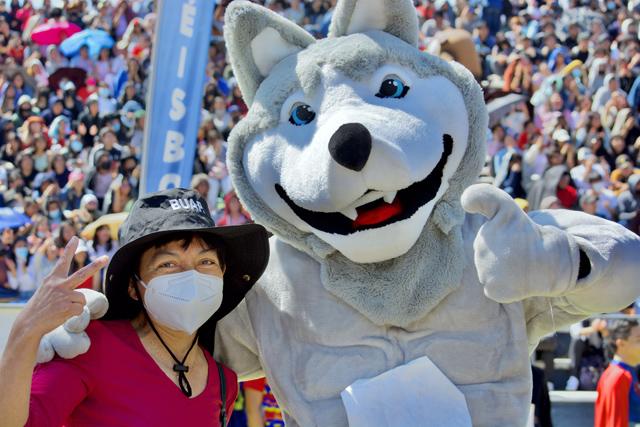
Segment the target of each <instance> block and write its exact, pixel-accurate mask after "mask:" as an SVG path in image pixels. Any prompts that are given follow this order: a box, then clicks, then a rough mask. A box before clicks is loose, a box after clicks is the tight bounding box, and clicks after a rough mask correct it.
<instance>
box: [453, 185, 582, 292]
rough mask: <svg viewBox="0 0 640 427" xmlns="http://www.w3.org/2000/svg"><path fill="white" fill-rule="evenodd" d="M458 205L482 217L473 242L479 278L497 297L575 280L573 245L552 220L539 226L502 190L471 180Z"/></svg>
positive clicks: (558, 287) (560, 288)
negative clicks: (482, 219)
mask: <svg viewBox="0 0 640 427" xmlns="http://www.w3.org/2000/svg"><path fill="white" fill-rule="evenodd" d="M461 202H462V207H463V208H464V210H465V211H467V212H468V213H471V214H480V215H482V216H484V217H485V218H486V219H487V222H486V223H484V224H483V225H482V226H481V227H480V229H479V231H478V234H477V235H476V238H475V240H474V243H473V250H474V263H475V266H476V270H477V272H478V279H479V280H480V283H482V285H483V286H484V293H485V295H486V296H487V297H489V298H491V299H492V300H494V301H496V302H499V303H510V302H515V301H521V300H523V299H525V298H528V297H532V296H557V295H560V294H562V293H563V292H565V291H566V290H567V289H569V288H571V286H572V285H573V284H575V282H576V280H577V270H578V265H579V255H578V247H577V244H576V242H575V241H574V240H573V238H572V237H571V236H570V235H569V234H568V233H566V232H564V231H563V230H561V229H560V228H557V227H553V226H540V225H538V224H536V223H535V222H533V221H532V220H531V218H529V216H528V215H527V214H526V213H525V212H524V211H523V210H522V209H520V207H519V206H518V205H517V204H516V202H515V201H514V200H513V199H512V198H511V197H510V196H509V195H508V194H507V193H505V192H504V191H502V190H499V189H498V188H496V187H494V186H493V185H489V184H476V185H472V186H471V187H469V188H468V189H467V190H466V191H465V192H464V193H463V194H462V199H461Z"/></svg>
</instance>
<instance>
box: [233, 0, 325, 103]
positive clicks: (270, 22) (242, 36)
mask: <svg viewBox="0 0 640 427" xmlns="http://www.w3.org/2000/svg"><path fill="white" fill-rule="evenodd" d="M224 19H225V29H224V38H225V43H226V45H227V49H228V52H229V57H230V60H231V66H232V67H233V70H234V75H235V77H236V79H237V81H238V85H239V86H240V90H241V91H242V96H243V98H244V100H245V102H246V103H247V105H251V104H252V103H253V97H254V95H255V93H256V90H258V86H260V83H261V82H262V81H263V80H264V76H262V74H261V73H260V71H258V67H257V66H256V64H255V62H254V60H253V55H252V52H251V47H250V46H251V41H252V40H253V39H254V38H255V37H256V36H257V35H258V34H260V32H262V30H264V29H265V28H267V27H271V28H273V29H275V30H276V31H278V33H280V35H281V36H282V38H283V39H284V40H285V41H287V42H289V43H291V44H293V45H295V46H300V47H301V48H305V47H307V46H309V45H310V44H311V43H313V42H314V40H315V39H314V38H313V36H312V35H311V34H309V33H308V32H306V31H305V30H303V29H302V28H300V27H299V26H298V25H295V24H294V23H292V22H291V21H289V20H288V19H286V18H284V17H282V16H280V15H278V14H277V13H274V12H271V11H269V10H268V9H265V8H263V7H260V6H258V5H255V4H253V3H251V2H248V1H234V2H233V3H231V4H230V5H229V7H228V8H227V11H226V13H225V17H224Z"/></svg>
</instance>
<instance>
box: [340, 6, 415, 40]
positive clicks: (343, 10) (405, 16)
mask: <svg viewBox="0 0 640 427" xmlns="http://www.w3.org/2000/svg"><path fill="white" fill-rule="evenodd" d="M359 1H360V2H367V1H371V0H343V1H340V2H338V4H337V5H336V9H335V11H334V12H333V16H332V17H331V26H330V27H329V37H342V36H346V35H348V34H347V30H348V28H349V24H350V23H351V17H352V15H353V11H354V10H355V8H356V4H357V3H358V2H359ZM383 1H384V3H385V5H384V10H385V12H387V13H388V15H387V19H386V22H387V27H386V28H385V29H384V31H385V32H386V33H389V34H392V35H394V36H396V37H398V38H399V39H401V40H404V41H405V42H407V43H409V44H410V45H412V46H417V45H418V15H417V13H416V9H415V7H413V4H412V3H411V2H408V1H404V0H383Z"/></svg>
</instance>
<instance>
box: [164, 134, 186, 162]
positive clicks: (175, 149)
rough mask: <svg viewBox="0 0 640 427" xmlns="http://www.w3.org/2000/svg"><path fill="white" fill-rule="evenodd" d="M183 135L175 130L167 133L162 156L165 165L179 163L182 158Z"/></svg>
mask: <svg viewBox="0 0 640 427" xmlns="http://www.w3.org/2000/svg"><path fill="white" fill-rule="evenodd" d="M183 145H184V135H183V134H181V133H180V132H176V131H175V130H170V131H167V137H166V139H165V140H164V155H163V157H162V160H163V161H164V162H165V163H173V162H179V161H180V160H182V159H183V158H184V147H183Z"/></svg>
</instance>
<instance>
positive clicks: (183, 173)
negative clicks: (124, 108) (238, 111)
mask: <svg viewBox="0 0 640 427" xmlns="http://www.w3.org/2000/svg"><path fill="white" fill-rule="evenodd" d="M157 3H159V4H158V8H157V13H158V17H157V23H156V33H155V40H154V44H153V53H152V55H153V57H152V64H153V65H152V67H153V68H152V70H151V71H152V72H151V81H150V86H149V95H148V97H149V102H148V108H147V120H146V125H145V135H144V143H143V147H142V171H141V172H142V174H141V179H140V195H144V194H146V193H151V192H155V191H159V190H165V189H168V188H175V187H189V185H190V183H191V175H192V173H193V162H194V158H195V150H196V143H197V140H196V139H197V132H198V126H199V125H200V110H201V104H202V97H203V89H204V78H205V68H206V65H207V58H208V48H209V41H210V40H211V23H212V20H213V9H214V6H215V3H216V2H215V1H212V0H184V1H178V0H161V1H159V2H157Z"/></svg>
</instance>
